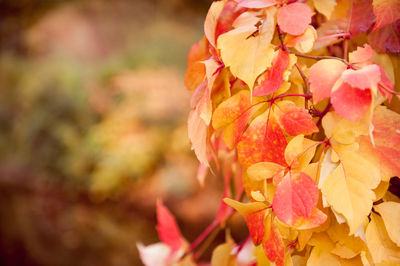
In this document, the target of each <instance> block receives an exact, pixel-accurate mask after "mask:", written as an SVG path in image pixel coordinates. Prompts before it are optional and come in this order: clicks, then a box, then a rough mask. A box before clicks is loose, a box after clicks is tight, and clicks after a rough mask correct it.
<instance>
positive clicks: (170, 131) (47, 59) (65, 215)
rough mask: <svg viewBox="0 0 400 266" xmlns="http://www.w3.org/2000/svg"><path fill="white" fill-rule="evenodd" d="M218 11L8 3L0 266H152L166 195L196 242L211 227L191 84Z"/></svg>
mask: <svg viewBox="0 0 400 266" xmlns="http://www.w3.org/2000/svg"><path fill="white" fill-rule="evenodd" d="M210 3H211V0H196V1H194V0H112V1H109V0H70V1H66V0H1V1H0V91H1V97H0V264H1V265H141V263H140V261H139V259H138V253H137V249H136V242H137V241H141V242H143V243H144V244H145V245H147V244H150V243H154V242H158V241H159V240H158V237H157V234H156V231H155V228H154V226H155V224H156V221H155V202H156V199H157V198H162V199H163V201H164V203H165V205H166V206H167V207H168V208H170V209H171V211H172V212H173V213H174V214H175V215H176V217H177V220H178V223H179V225H180V226H181V228H182V231H183V234H184V235H185V237H186V238H187V239H188V240H189V241H192V240H193V239H194V238H195V237H196V236H197V235H198V234H199V233H200V232H201V231H202V230H203V229H204V227H206V226H207V225H208V223H209V222H210V221H211V220H212V219H213V217H214V215H215V213H216V211H217V208H218V204H219V199H220V196H221V195H220V193H221V191H222V190H221V184H220V182H219V181H218V178H216V177H213V176H208V177H207V179H206V184H207V185H206V186H205V187H204V188H201V187H199V184H198V182H197V180H196V178H195V176H196V171H197V166H198V162H197V160H196V158H195V156H194V154H193V152H191V151H190V146H189V141H188V137H187V129H186V119H187V115H188V112H189V99H190V93H189V92H188V91H187V90H186V89H185V88H184V86H183V74H184V70H185V67H186V55H187V52H188V51H189V48H190V46H191V45H192V44H193V43H194V42H196V41H198V40H199V39H200V38H201V36H202V35H203V22H204V18H205V15H206V12H207V9H208V6H209V5H210ZM206 256H207V254H206Z"/></svg>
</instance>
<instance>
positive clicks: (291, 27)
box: [278, 3, 312, 35]
mask: <svg viewBox="0 0 400 266" xmlns="http://www.w3.org/2000/svg"><path fill="white" fill-rule="evenodd" d="M311 16H312V11H311V8H310V7H309V6H308V5H306V4H303V3H293V4H289V5H286V6H283V7H282V8H281V9H279V12H278V25H279V27H280V28H281V29H282V30H283V31H284V32H287V33H289V34H291V35H300V34H302V33H303V32H304V31H305V30H306V29H307V27H308V25H309V24H310V23H311Z"/></svg>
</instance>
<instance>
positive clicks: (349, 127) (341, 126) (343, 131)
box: [322, 112, 371, 144]
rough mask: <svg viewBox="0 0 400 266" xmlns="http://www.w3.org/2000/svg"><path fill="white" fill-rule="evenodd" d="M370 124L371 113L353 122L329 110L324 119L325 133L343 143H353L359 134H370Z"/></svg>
mask: <svg viewBox="0 0 400 266" xmlns="http://www.w3.org/2000/svg"><path fill="white" fill-rule="evenodd" d="M370 124H371V119H370V116H369V115H366V116H365V117H364V118H363V119H361V120H360V121H358V122H351V121H349V120H347V119H344V118H342V117H340V116H339V115H337V114H336V112H329V113H327V114H326V115H325V116H324V118H323V119H322V127H323V128H324V131H325V135H326V136H327V137H328V138H331V137H332V138H333V139H334V140H335V141H337V142H339V143H341V144H352V143H354V142H355V140H356V138H357V137H358V136H360V135H368V133H369V129H370Z"/></svg>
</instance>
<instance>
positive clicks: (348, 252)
mask: <svg viewBox="0 0 400 266" xmlns="http://www.w3.org/2000/svg"><path fill="white" fill-rule="evenodd" d="M327 234H328V235H329V237H330V238H331V239H332V240H333V241H334V242H335V243H336V246H335V248H334V249H333V250H332V251H331V253H332V254H335V255H337V256H339V257H341V258H344V259H351V258H354V257H356V256H357V255H359V254H360V253H361V251H362V250H363V248H365V244H364V242H363V241H362V239H361V238H359V237H355V236H349V227H348V226H347V225H346V224H339V223H338V222H336V221H334V220H333V221H332V223H331V226H330V227H329V229H328V230H327Z"/></svg>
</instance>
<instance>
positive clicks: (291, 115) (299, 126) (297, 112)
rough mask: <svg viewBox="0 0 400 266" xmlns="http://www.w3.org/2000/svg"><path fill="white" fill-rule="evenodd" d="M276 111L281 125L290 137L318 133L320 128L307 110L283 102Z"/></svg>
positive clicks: (288, 102)
mask: <svg viewBox="0 0 400 266" xmlns="http://www.w3.org/2000/svg"><path fill="white" fill-rule="evenodd" d="M275 110H276V111H275V114H276V116H277V119H278V122H279V124H281V125H282V126H283V128H284V129H285V131H286V133H288V134H289V135H291V136H297V135H300V134H303V135H309V134H312V133H314V132H318V128H317V126H316V125H315V124H314V122H313V121H312V117H311V116H310V114H309V113H308V112H307V110H306V109H304V108H301V107H298V106H296V105H295V104H294V103H293V102H290V101H281V102H279V103H278V104H277V108H276V109H275Z"/></svg>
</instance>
